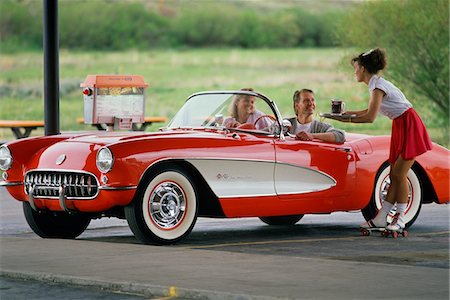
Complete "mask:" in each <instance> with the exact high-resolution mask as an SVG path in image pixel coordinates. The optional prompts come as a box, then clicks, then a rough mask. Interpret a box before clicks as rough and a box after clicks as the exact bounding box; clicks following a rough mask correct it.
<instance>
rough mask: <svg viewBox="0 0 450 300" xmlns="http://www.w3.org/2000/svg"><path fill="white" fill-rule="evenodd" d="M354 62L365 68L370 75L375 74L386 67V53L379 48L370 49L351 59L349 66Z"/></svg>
mask: <svg viewBox="0 0 450 300" xmlns="http://www.w3.org/2000/svg"><path fill="white" fill-rule="evenodd" d="M355 62H357V63H358V65H360V66H363V67H364V68H366V70H367V71H368V72H369V73H370V74H376V73H378V71H380V70H383V69H384V68H385V67H386V63H387V62H386V52H385V51H384V50H382V49H380V48H375V49H371V50H369V51H367V52H363V53H361V54H360V55H358V56H356V57H354V58H352V60H351V64H352V65H353V64H354V63H355Z"/></svg>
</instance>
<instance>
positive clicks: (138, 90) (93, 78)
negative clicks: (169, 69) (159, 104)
mask: <svg viewBox="0 0 450 300" xmlns="http://www.w3.org/2000/svg"><path fill="white" fill-rule="evenodd" d="M80 87H82V88H83V95H84V123H85V124H91V125H96V124H106V125H108V128H111V127H113V129H114V130H131V128H132V125H133V123H143V122H144V115H145V88H147V87H148V84H147V83H145V82H144V78H143V77H142V76H139V75H88V76H87V77H86V79H85V81H84V82H83V83H81V84H80Z"/></svg>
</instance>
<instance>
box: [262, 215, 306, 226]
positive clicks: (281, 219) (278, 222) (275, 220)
mask: <svg viewBox="0 0 450 300" xmlns="http://www.w3.org/2000/svg"><path fill="white" fill-rule="evenodd" d="M301 218H303V215H292V216H277V217H260V218H259V219H260V220H261V221H263V222H264V223H266V224H267V225H273V226H285V225H295V223H297V222H298V221H300V220H301Z"/></svg>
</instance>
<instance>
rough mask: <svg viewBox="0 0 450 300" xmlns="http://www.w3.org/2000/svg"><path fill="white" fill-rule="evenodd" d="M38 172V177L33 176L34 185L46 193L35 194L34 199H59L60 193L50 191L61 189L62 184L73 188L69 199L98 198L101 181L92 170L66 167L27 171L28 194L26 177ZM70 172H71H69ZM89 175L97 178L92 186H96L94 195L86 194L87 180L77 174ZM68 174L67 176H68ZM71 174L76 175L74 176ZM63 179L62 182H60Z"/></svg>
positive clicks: (94, 178) (24, 183)
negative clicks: (67, 168) (68, 168)
mask: <svg viewBox="0 0 450 300" xmlns="http://www.w3.org/2000/svg"><path fill="white" fill-rule="evenodd" d="M33 172H35V173H37V176H36V177H33V182H32V184H33V186H34V190H35V189H38V190H44V195H39V196H36V195H33V198H34V199H38V198H46V199H59V194H58V195H54V194H53V195H52V194H50V191H57V190H58V189H59V187H60V186H61V185H63V186H64V188H69V189H71V188H72V189H73V194H74V195H72V196H70V197H66V198H67V199H70V200H72V199H79V200H92V199H94V198H96V197H97V196H98V194H99V192H100V189H99V187H100V183H99V181H98V179H97V177H96V176H95V175H94V174H93V173H90V172H86V171H80V170H66V169H33V170H29V171H27V172H26V173H25V176H24V182H23V185H24V191H25V193H26V194H27V195H28V190H27V185H30V184H27V182H26V178H27V177H28V176H29V174H30V173H33ZM45 173H54V174H45ZM68 173H70V174H68ZM80 174H81V175H88V176H89V178H92V179H93V180H95V181H94V182H93V184H92V188H95V189H96V191H95V194H94V195H92V196H89V197H88V196H85V194H86V192H87V191H86V190H85V189H84V188H83V187H85V182H84V178H83V177H82V178H81V179H80V177H79V176H76V175H80ZM42 175H46V176H42ZM66 175H67V176H66ZM71 175H74V176H73V177H72V176H71ZM60 181H61V182H60ZM77 188H79V189H80V190H77Z"/></svg>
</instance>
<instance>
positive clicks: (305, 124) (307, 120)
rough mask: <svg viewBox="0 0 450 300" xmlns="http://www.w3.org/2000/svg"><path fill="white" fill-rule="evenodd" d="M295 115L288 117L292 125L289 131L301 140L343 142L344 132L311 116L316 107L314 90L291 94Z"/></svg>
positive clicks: (303, 90) (298, 91)
mask: <svg viewBox="0 0 450 300" xmlns="http://www.w3.org/2000/svg"><path fill="white" fill-rule="evenodd" d="M293 100H294V111H295V114H296V117H294V118H290V119H288V120H289V121H290V122H291V124H292V127H291V128H290V130H289V132H290V133H291V134H294V135H295V137H296V138H297V139H299V140H302V141H312V140H314V139H317V140H321V141H324V142H333V143H343V142H345V132H344V131H343V130H340V129H336V128H334V127H333V126H331V125H330V124H327V123H323V122H320V121H317V120H315V119H314V118H313V114H314V110H315V108H316V100H315V98H314V92H313V91H312V90H310V89H302V90H297V91H295V93H294V96H293Z"/></svg>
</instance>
